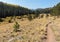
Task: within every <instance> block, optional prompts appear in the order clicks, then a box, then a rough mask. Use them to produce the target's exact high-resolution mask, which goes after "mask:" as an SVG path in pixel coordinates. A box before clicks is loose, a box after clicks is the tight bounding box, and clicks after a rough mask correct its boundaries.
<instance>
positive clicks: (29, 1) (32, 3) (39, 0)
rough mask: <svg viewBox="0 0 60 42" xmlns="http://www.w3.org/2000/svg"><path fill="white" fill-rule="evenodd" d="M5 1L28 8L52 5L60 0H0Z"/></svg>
mask: <svg viewBox="0 0 60 42" xmlns="http://www.w3.org/2000/svg"><path fill="white" fill-rule="evenodd" d="M0 1H2V2H5V3H10V4H17V5H20V6H23V7H27V8H30V9H36V8H47V7H53V6H54V5H56V4H57V3H59V2H60V0H0Z"/></svg>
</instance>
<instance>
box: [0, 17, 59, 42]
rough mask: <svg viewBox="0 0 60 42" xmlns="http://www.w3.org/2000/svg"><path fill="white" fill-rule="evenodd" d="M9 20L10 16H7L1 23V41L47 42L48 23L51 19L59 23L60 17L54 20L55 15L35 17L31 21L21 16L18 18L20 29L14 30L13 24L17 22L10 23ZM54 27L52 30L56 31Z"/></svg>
mask: <svg viewBox="0 0 60 42" xmlns="http://www.w3.org/2000/svg"><path fill="white" fill-rule="evenodd" d="M8 20H9V18H6V19H5V21H4V22H2V23H1V24H0V42H46V39H47V30H46V24H47V23H48V22H50V21H54V24H55V23H57V22H58V24H59V21H60V20H59V18H58V19H56V20H54V17H48V18H46V17H43V18H35V19H33V20H32V21H29V20H28V19H27V18H23V20H22V19H20V18H19V19H16V21H17V22H18V24H19V25H20V27H19V31H18V32H14V31H13V30H14V28H13V26H14V24H15V22H12V23H8V22H7V21H8ZM12 21H13V20H12ZM54 24H53V25H54ZM53 25H52V26H53ZM51 28H52V27H51ZM54 28H56V27H54ZM54 28H52V30H53V32H54V33H55V30H54Z"/></svg>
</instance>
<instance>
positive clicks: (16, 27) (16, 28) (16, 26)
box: [14, 22, 20, 32]
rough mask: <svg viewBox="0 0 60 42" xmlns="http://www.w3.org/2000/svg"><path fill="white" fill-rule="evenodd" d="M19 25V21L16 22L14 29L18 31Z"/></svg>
mask: <svg viewBox="0 0 60 42" xmlns="http://www.w3.org/2000/svg"><path fill="white" fill-rule="evenodd" d="M19 27H20V26H19V24H18V23H17V22H15V24H14V31H15V32H17V31H18V29H19Z"/></svg>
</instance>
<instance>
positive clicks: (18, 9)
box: [0, 2, 60, 18]
mask: <svg viewBox="0 0 60 42" xmlns="http://www.w3.org/2000/svg"><path fill="white" fill-rule="evenodd" d="M41 13H46V14H48V13H51V15H60V3H58V4H57V5H56V6H54V7H51V8H45V9H42V8H37V9H35V10H34V9H28V8H25V7H22V6H19V5H11V4H7V3H3V2H0V18H5V17H7V16H22V15H29V14H34V15H36V16H39V14H41Z"/></svg>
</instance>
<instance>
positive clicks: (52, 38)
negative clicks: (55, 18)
mask: <svg viewBox="0 0 60 42" xmlns="http://www.w3.org/2000/svg"><path fill="white" fill-rule="evenodd" d="M50 24H51V22H50V23H48V24H47V42H56V40H55V36H54V32H53V31H52V30H51V28H50Z"/></svg>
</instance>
